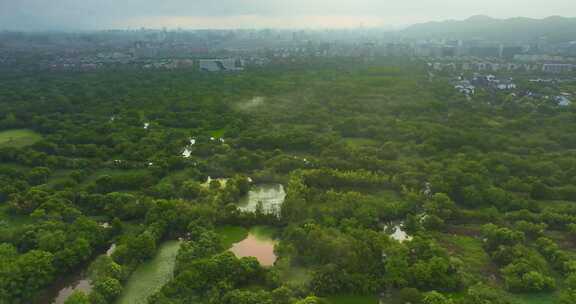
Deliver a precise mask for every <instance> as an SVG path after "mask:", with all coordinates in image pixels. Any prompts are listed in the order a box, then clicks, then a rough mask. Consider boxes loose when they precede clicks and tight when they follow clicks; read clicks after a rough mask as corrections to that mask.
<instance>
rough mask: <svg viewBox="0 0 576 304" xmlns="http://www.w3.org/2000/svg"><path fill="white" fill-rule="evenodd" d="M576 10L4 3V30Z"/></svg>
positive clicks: (412, 19)
mask: <svg viewBox="0 0 576 304" xmlns="http://www.w3.org/2000/svg"><path fill="white" fill-rule="evenodd" d="M573 11H576V3H574V2H573V1H570V0H551V1H547V2H545V3H537V4H531V5H529V6H528V5H525V3H524V2H523V1H520V0H510V1H506V3H502V2H501V1H497V0H484V1H479V0H470V1H456V0H433V1H432V0H431V1H417V0H405V1H377V0H358V1H353V2H352V1H344V0H335V1H327V0H309V1H305V0H291V1H288V0H279V1H273V2H272V1H264V0H236V1H233V0H219V1H212V2H210V3H205V2H201V1H183V0H171V1H163V2H158V1H149V0H145V1H136V0H125V1H122V2H120V3H119V2H118V1H112V0H101V1H98V2H97V3H94V2H90V3H86V1H73V0H54V1H43V0H19V1H15V0H1V1H0V30H21V31H44V30H64V31H74V30H104V29H137V28H142V27H145V28H183V29H207V28H210V29H234V28H238V29H258V28H310V29H318V28H358V27H379V28H387V29H398V28H402V27H405V26H408V25H411V24H415V23H422V22H428V21H442V20H451V19H457V20H463V19H466V18H468V17H470V16H473V15H487V16H490V17H494V18H513V17H519V16H522V17H529V18H545V17H548V16H558V15H560V16H564V17H573V15H566V12H573Z"/></svg>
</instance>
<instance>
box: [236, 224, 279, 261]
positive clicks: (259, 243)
mask: <svg viewBox="0 0 576 304" xmlns="http://www.w3.org/2000/svg"><path fill="white" fill-rule="evenodd" d="M276 243H277V241H275V240H274V239H272V237H271V233H266V232H264V233H262V230H260V229H252V230H250V232H249V233H248V236H247V237H246V238H245V239H243V240H242V241H240V242H238V243H236V244H234V245H232V249H231V251H232V252H233V253H234V254H235V255H236V256H237V257H239V258H242V257H255V258H256V259H257V260H258V262H260V265H262V266H272V265H274V262H276V254H275V253H274V245H276Z"/></svg>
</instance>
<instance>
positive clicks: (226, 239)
mask: <svg viewBox="0 0 576 304" xmlns="http://www.w3.org/2000/svg"><path fill="white" fill-rule="evenodd" d="M216 233H218V234H219V235H220V237H221V238H222V243H223V244H224V248H226V249H228V248H231V247H232V245H233V244H234V243H238V242H240V241H241V240H243V239H245V238H246V236H248V230H247V229H246V228H244V227H240V226H221V227H218V228H216Z"/></svg>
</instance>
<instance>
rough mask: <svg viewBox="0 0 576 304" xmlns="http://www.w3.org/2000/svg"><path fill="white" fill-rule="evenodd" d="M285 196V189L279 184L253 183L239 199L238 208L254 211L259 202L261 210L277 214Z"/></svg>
mask: <svg viewBox="0 0 576 304" xmlns="http://www.w3.org/2000/svg"><path fill="white" fill-rule="evenodd" d="M285 198H286V191H284V186H282V185H281V184H262V185H254V186H253V187H252V189H251V190H250V191H249V192H248V194H247V195H246V196H245V197H244V198H242V199H241V200H240V202H239V204H238V208H239V209H240V210H242V211H248V212H254V211H256V209H257V208H258V205H259V203H261V205H262V212H264V213H267V214H278V212H279V211H280V207H281V206H282V203H284V199H285Z"/></svg>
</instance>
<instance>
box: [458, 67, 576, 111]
mask: <svg viewBox="0 0 576 304" xmlns="http://www.w3.org/2000/svg"><path fill="white" fill-rule="evenodd" d="M529 82H530V83H533V84H539V85H542V86H545V87H553V88H556V89H557V88H558V86H556V84H557V83H556V81H555V80H552V79H540V78H537V79H530V80H529ZM452 84H453V86H454V89H455V90H457V91H458V92H460V93H461V94H463V95H465V96H466V97H467V99H468V100H471V99H472V97H473V96H474V95H475V94H476V93H477V91H478V90H479V89H482V90H485V91H488V92H496V91H501V92H506V93H507V94H510V95H511V96H513V97H518V98H522V97H530V98H531V99H533V100H541V101H543V102H547V103H551V104H553V105H556V106H559V107H566V106H569V105H571V104H572V100H573V97H574V96H573V94H572V93H569V92H559V93H556V94H551V95H545V94H541V93H535V92H533V91H531V90H530V89H528V88H520V87H519V86H518V85H517V84H516V83H515V82H514V79H513V78H509V77H507V78H499V77H497V76H495V75H491V74H487V75H484V74H477V73H475V74H474V75H473V76H472V77H465V76H459V77H457V78H456V79H455V80H454V81H453V82H452ZM555 91H558V90H555Z"/></svg>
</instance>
